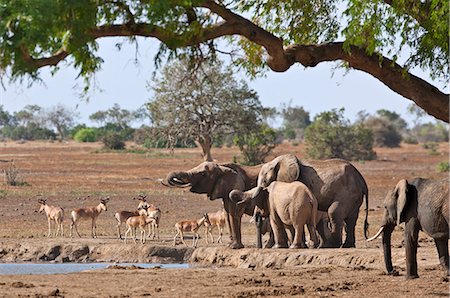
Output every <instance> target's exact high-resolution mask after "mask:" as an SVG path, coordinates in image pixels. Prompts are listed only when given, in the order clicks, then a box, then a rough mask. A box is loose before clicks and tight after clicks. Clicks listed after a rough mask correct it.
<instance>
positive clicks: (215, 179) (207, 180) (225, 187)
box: [162, 162, 261, 248]
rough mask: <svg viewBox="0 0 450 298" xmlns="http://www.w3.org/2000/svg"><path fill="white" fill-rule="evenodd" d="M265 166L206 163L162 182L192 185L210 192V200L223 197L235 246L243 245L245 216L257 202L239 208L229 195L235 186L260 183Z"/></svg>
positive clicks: (201, 191)
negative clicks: (259, 179) (258, 179)
mask: <svg viewBox="0 0 450 298" xmlns="http://www.w3.org/2000/svg"><path fill="white" fill-rule="evenodd" d="M260 169H261V166H255V167H244V166H240V165H237V164H233V163H228V164H217V163H214V162H203V163H201V164H200V165H198V166H196V167H194V168H192V169H190V170H188V171H179V172H171V173H169V174H168V175H167V177H166V178H165V179H164V180H163V181H162V184H163V185H165V186H169V187H190V191H191V192H193V193H198V194H206V195H207V197H208V199H209V200H216V199H222V200H223V205H224V208H225V211H226V212H227V221H228V225H229V228H230V232H231V236H232V242H231V243H230V244H229V246H230V247H231V248H242V247H244V245H243V244H242V240H241V217H242V215H243V214H244V213H245V214H248V215H253V210H254V209H255V204H254V203H251V204H248V205H247V206H245V208H239V209H238V208H236V204H235V203H234V202H232V201H231V200H230V198H229V193H230V192H231V191H232V190H233V189H239V190H242V191H245V190H248V189H251V188H253V187H255V186H256V180H257V177H258V174H259V171H260Z"/></svg>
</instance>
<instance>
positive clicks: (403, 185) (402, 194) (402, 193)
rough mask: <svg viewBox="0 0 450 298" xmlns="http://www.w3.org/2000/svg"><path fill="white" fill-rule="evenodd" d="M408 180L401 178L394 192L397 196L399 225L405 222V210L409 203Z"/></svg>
mask: <svg viewBox="0 0 450 298" xmlns="http://www.w3.org/2000/svg"><path fill="white" fill-rule="evenodd" d="M408 185H409V184H408V181H407V180H406V179H402V180H400V181H399V182H398V183H397V185H396V186H395V189H394V192H395V194H396V196H397V225H399V224H400V223H401V222H403V216H402V215H403V212H404V211H405V208H406V206H407V204H408V197H409V194H408Z"/></svg>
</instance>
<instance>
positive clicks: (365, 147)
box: [305, 109, 376, 160]
mask: <svg viewBox="0 0 450 298" xmlns="http://www.w3.org/2000/svg"><path fill="white" fill-rule="evenodd" d="M343 113H344V109H340V110H336V109H333V110H332V111H329V112H323V113H320V114H318V115H317V116H316V117H314V121H313V122H312V124H311V125H309V126H308V127H307V128H306V129H305V144H306V146H307V149H306V150H307V153H308V155H309V156H310V157H311V158H315V159H325V158H335V157H337V158H344V159H347V160H370V159H374V158H375V157H376V154H375V152H374V151H373V149H372V147H373V136H372V132H371V131H370V130H369V129H367V128H365V127H364V126H362V125H360V124H357V125H351V124H350V121H348V120H347V119H345V118H344V115H343Z"/></svg>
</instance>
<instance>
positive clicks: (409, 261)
mask: <svg viewBox="0 0 450 298" xmlns="http://www.w3.org/2000/svg"><path fill="white" fill-rule="evenodd" d="M418 238H419V221H418V219H417V218H411V219H410V220H408V221H407V222H406V223H405V249H406V278H407V279H413V278H418V277H419V275H418V274H417V244H418Z"/></svg>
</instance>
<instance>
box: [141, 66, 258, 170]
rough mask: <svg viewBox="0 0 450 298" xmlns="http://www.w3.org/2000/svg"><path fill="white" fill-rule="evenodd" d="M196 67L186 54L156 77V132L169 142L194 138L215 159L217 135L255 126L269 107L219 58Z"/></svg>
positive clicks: (153, 109)
mask: <svg viewBox="0 0 450 298" xmlns="http://www.w3.org/2000/svg"><path fill="white" fill-rule="evenodd" d="M192 67H193V65H192V64H191V63H190V62H189V60H187V59H184V60H180V61H174V62H172V63H170V64H167V65H166V66H165V67H164V68H163V70H162V73H161V76H159V77H157V78H155V79H154V82H153V86H152V88H153V91H154V94H155V96H154V98H152V100H151V101H150V102H149V103H148V104H147V107H148V110H149V112H150V117H151V120H152V122H153V125H154V127H155V128H156V130H155V132H156V133H157V134H159V135H162V136H163V137H164V138H165V139H166V140H167V142H168V145H169V146H174V144H176V143H177V142H179V141H180V140H181V141H194V142H196V144H197V145H198V147H200V148H201V149H202V151H203V157H204V159H205V160H208V161H211V160H212V157H211V147H212V144H213V140H214V138H215V137H217V136H220V135H226V134H231V133H235V132H237V133H244V132H247V131H249V130H251V129H252V128H253V127H254V126H255V125H257V124H258V123H259V122H261V121H262V118H263V112H264V111H265V109H264V108H263V107H262V105H261V102H260V101H259V99H258V95H257V94H256V93H255V92H254V91H253V90H251V89H249V87H248V86H247V84H246V83H245V82H244V81H238V80H236V79H235V78H234V76H233V71H232V69H230V68H224V67H223V66H222V64H221V63H220V61H217V60H209V61H204V62H202V63H201V64H200V65H197V66H195V67H194V68H192Z"/></svg>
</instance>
